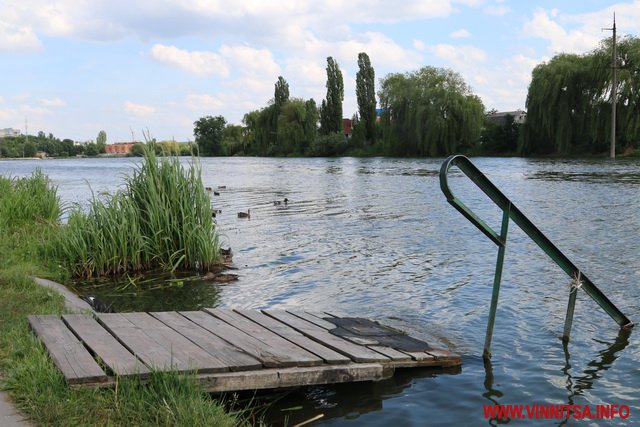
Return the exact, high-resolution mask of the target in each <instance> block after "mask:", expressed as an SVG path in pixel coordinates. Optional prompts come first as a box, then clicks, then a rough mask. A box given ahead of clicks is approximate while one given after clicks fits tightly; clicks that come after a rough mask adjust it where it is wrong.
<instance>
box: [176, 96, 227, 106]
mask: <svg viewBox="0 0 640 427" xmlns="http://www.w3.org/2000/svg"><path fill="white" fill-rule="evenodd" d="M185 106H186V107H187V108H189V109H190V110H221V109H222V108H224V106H225V102H224V100H222V99H220V97H217V96H211V95H206V94H189V95H187V99H186V101H185Z"/></svg>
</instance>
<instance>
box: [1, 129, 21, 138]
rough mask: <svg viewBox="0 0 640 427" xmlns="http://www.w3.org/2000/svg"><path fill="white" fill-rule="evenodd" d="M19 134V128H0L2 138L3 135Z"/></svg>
mask: <svg viewBox="0 0 640 427" xmlns="http://www.w3.org/2000/svg"><path fill="white" fill-rule="evenodd" d="M20 135H22V132H20V129H13V128H4V129H0V138H4V137H5V136H20Z"/></svg>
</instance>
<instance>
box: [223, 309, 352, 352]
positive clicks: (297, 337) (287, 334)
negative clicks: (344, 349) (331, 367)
mask: <svg viewBox="0 0 640 427" xmlns="http://www.w3.org/2000/svg"><path fill="white" fill-rule="evenodd" d="M235 311H236V312H238V313H239V314H241V315H243V316H244V317H246V318H248V319H251V320H252V321H254V322H256V323H258V324H260V325H262V326H264V327H265V328H267V329H269V330H270V331H272V332H274V333H276V334H278V335H279V336H281V337H283V338H285V339H287V340H289V341H291V342H292V343H294V344H297V345H298V346H300V347H302V348H304V349H305V350H307V351H309V352H311V353H313V354H315V355H316V356H319V357H321V358H322V359H323V360H324V361H325V362H326V363H329V364H340V363H349V362H350V361H351V359H349V358H348V357H346V356H343V355H342V354H340V353H338V352H336V351H334V350H331V349H330V348H328V347H325V346H323V345H322V344H319V343H318V342H316V341H314V340H312V339H310V338H308V337H306V336H304V335H302V334H301V333H300V332H298V331H296V330H295V329H293V328H291V327H290V326H287V325H285V324H284V323H282V322H279V321H277V320H276V319H274V318H272V317H269V316H267V315H266V314H264V313H262V312H260V311H257V310H235Z"/></svg>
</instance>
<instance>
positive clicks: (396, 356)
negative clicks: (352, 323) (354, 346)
mask: <svg viewBox="0 0 640 427" xmlns="http://www.w3.org/2000/svg"><path fill="white" fill-rule="evenodd" d="M368 347H369V348H370V349H371V350H374V351H377V352H378V353H380V354H384V355H385V356H387V357H388V358H389V359H391V360H393V361H394V362H407V361H409V360H412V359H411V356H409V355H408V354H406V353H403V352H401V351H398V350H395V349H393V348H391V347H387V346H383V345H370V346H368Z"/></svg>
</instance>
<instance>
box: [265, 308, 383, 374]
mask: <svg viewBox="0 0 640 427" xmlns="http://www.w3.org/2000/svg"><path fill="white" fill-rule="evenodd" d="M264 313H265V314H267V315H269V316H271V317H273V318H274V319H277V320H279V321H281V322H283V323H286V324H287V325H289V326H291V327H292V328H293V329H295V330H297V331H298V332H301V333H302V334H304V335H306V336H308V337H309V338H311V339H314V340H316V341H318V342H320V343H321V344H323V345H325V346H327V347H329V348H331V349H333V350H335V351H337V352H339V353H342V354H344V355H345V356H348V357H350V358H351V360H353V361H355V362H361V363H365V362H389V361H390V359H389V358H388V357H386V356H384V355H382V354H380V353H378V352H375V351H373V350H370V349H368V348H367V347H364V346H361V345H358V344H354V343H352V342H349V341H347V340H345V339H342V338H340V337H337V336H335V335H333V334H331V333H330V332H329V331H327V330H326V329H323V328H321V327H319V326H317V325H314V324H313V323H310V322H307V321H306V320H303V319H301V318H299V317H296V316H294V315H293V314H291V313H287V312H286V311H282V310H265V311H264Z"/></svg>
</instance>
